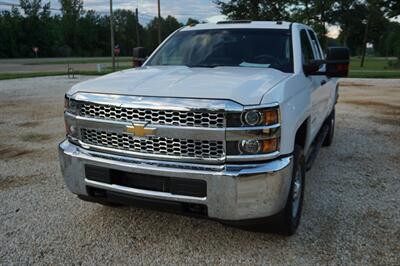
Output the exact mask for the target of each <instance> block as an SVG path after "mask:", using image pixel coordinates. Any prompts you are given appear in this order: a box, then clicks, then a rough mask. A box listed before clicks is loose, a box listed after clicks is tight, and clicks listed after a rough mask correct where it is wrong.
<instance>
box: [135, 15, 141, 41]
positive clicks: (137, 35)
mask: <svg viewBox="0 0 400 266" xmlns="http://www.w3.org/2000/svg"><path fill="white" fill-rule="evenodd" d="M136 46H137V47H140V39H139V11H138V9H137V8H136Z"/></svg>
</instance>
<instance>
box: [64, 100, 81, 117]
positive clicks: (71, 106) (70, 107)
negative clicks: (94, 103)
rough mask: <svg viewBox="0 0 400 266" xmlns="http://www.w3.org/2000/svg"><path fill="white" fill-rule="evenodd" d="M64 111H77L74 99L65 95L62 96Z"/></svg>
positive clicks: (75, 112)
mask: <svg viewBox="0 0 400 266" xmlns="http://www.w3.org/2000/svg"><path fill="white" fill-rule="evenodd" d="M64 112H68V113H70V114H74V115H76V114H77V112H78V105H77V103H76V101H75V100H73V99H71V98H69V97H68V96H67V95H65V97H64Z"/></svg>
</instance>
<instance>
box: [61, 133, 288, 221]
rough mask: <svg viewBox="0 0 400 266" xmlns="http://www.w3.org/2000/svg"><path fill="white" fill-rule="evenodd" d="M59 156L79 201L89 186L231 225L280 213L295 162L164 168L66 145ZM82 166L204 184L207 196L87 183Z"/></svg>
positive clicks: (170, 165)
mask: <svg viewBox="0 0 400 266" xmlns="http://www.w3.org/2000/svg"><path fill="white" fill-rule="evenodd" d="M59 156H60V162H61V170H62V174H63V176H64V179H65V182H66V184H67V187H68V189H69V190H70V191H71V192H73V193H75V194H77V195H83V196H87V195H88V194H87V189H86V187H87V186H91V187H97V188H102V189H106V190H110V191H114V192H120V193H125V194H128V195H132V196H138V197H144V198H151V199H160V200H168V201H177V202H184V203H194V204H203V205H206V206H207V210H208V216H209V217H210V218H215V219H221V220H232V221H234V220H246V219H255V218H264V217H268V216H271V215H274V214H276V213H278V212H279V211H280V210H282V209H283V207H284V206H285V204H286V199H287V197H288V193H289V189H290V183H291V175H292V161H293V157H292V156H289V157H285V158H281V159H277V160H274V161H271V162H267V163H262V164H249V165H222V166H216V165H209V166H204V165H197V164H186V163H185V164H184V163H167V162H161V161H149V160H141V159H135V158H129V157H121V156H115V155H110V154H105V153H98V152H92V151H88V150H85V149H82V148H80V147H78V146H76V145H74V144H71V143H70V142H69V141H68V140H65V141H64V142H62V143H61V144H60V145H59ZM86 164H90V165H94V166H101V167H106V168H111V169H116V170H120V171H126V172H133V173H141V174H148V175H157V176H171V177H180V178H192V179H200V180H205V181H206V182H207V196H206V197H201V198H200V197H192V196H183V195H175V194H171V193H166V192H157V191H149V190H143V189H135V188H129V187H123V186H119V185H110V184H105V183H101V182H96V181H92V180H87V179H85V165H86Z"/></svg>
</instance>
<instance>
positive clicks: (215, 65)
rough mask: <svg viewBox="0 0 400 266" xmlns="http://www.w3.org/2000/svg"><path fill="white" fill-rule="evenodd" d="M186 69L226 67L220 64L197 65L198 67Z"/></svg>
mask: <svg viewBox="0 0 400 266" xmlns="http://www.w3.org/2000/svg"><path fill="white" fill-rule="evenodd" d="M186 66H187V67H207V68H214V67H220V66H227V65H221V64H209V65H207V64H198V65H186Z"/></svg>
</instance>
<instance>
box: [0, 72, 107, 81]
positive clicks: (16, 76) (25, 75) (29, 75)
mask: <svg viewBox="0 0 400 266" xmlns="http://www.w3.org/2000/svg"><path fill="white" fill-rule="evenodd" d="M108 73H109V72H105V73H98V72H97V71H75V73H74V74H75V75H103V74H108ZM64 75H67V73H66V72H65V71H62V72H30V73H0V80H6V79H20V78H37V77H49V76H64Z"/></svg>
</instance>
